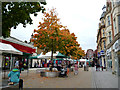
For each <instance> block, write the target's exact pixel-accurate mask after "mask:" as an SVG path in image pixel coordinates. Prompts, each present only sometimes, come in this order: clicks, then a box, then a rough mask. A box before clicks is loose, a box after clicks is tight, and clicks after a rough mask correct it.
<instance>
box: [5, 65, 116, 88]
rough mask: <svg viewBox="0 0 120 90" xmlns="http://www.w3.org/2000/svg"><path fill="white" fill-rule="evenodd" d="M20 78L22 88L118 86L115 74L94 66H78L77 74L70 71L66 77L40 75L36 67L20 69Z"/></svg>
mask: <svg viewBox="0 0 120 90" xmlns="http://www.w3.org/2000/svg"><path fill="white" fill-rule="evenodd" d="M21 78H22V79H23V80H24V88H118V77H117V75H113V74H112V73H111V72H109V71H105V70H104V71H95V67H90V68H89V71H84V69H83V68H79V74H78V75H74V72H70V73H69V75H68V77H66V78H60V77H55V78H49V77H41V76H40V73H37V72H36V69H30V70H29V72H27V70H25V71H22V73H21ZM3 81H4V80H3ZM4 82H5V81H4ZM4 82H3V83H4ZM6 85H7V84H6Z"/></svg>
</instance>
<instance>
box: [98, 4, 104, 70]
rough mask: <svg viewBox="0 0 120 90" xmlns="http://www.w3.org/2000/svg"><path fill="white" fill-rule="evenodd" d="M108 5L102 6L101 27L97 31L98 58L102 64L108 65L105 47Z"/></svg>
mask: <svg viewBox="0 0 120 90" xmlns="http://www.w3.org/2000/svg"><path fill="white" fill-rule="evenodd" d="M105 9H106V7H105V6H104V7H103V8H102V10H103V13H102V15H101V17H100V23H99V29H98V33H97V50H98V60H99V64H100V66H103V67H104V68H105V67H106V63H105V53H104V52H105V48H106V33H105V32H106V30H105V13H106V10H105Z"/></svg>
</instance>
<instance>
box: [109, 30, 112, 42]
mask: <svg viewBox="0 0 120 90" xmlns="http://www.w3.org/2000/svg"><path fill="white" fill-rule="evenodd" d="M111 41H112V37H111V32H109V42H110V43H111Z"/></svg>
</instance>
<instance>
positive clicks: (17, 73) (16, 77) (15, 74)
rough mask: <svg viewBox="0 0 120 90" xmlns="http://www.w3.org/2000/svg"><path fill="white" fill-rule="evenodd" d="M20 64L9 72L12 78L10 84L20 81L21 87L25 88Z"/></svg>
mask: <svg viewBox="0 0 120 90" xmlns="http://www.w3.org/2000/svg"><path fill="white" fill-rule="evenodd" d="M18 68H19V67H18V66H15V68H14V69H13V70H12V71H11V72H10V73H9V74H8V77H9V78H10V83H8V84H9V85H14V84H15V83H19V89H23V80H22V79H20V71H19V69H18Z"/></svg>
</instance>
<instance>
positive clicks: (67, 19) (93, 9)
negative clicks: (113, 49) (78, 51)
mask: <svg viewBox="0 0 120 90" xmlns="http://www.w3.org/2000/svg"><path fill="white" fill-rule="evenodd" d="M46 2H47V5H45V8H46V10H48V8H49V9H51V8H56V11H57V13H58V18H60V22H61V23H62V25H64V26H67V28H68V29H69V30H70V32H71V33H73V32H74V33H75V35H76V36H77V41H78V42H79V44H80V46H81V47H82V49H83V50H85V51H87V49H93V50H95V49H96V45H97V44H96V39H97V38H96V36H97V30H98V23H99V19H100V16H101V14H102V7H103V6H104V5H105V4H106V0H46ZM31 18H32V19H33V24H32V25H27V27H26V28H23V25H21V24H20V25H18V27H17V29H13V28H12V30H11V36H12V37H16V38H17V39H20V40H22V41H25V40H27V41H28V42H29V40H30V37H31V34H32V33H33V30H34V29H37V26H38V25H39V22H40V21H41V18H42V13H39V14H38V16H37V17H34V15H31Z"/></svg>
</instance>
